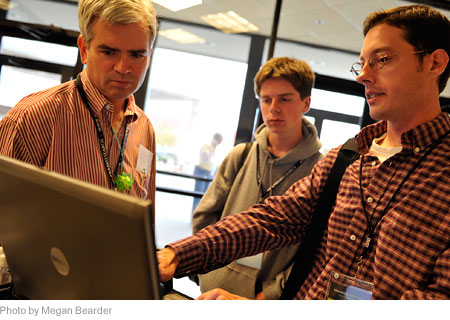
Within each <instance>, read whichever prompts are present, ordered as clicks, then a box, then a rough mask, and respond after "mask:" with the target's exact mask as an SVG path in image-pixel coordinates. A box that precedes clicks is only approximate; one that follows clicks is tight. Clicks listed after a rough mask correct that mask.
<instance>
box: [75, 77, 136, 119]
mask: <svg viewBox="0 0 450 320" xmlns="http://www.w3.org/2000/svg"><path fill="white" fill-rule="evenodd" d="M81 80H82V83H83V88H84V90H85V91H86V95H87V98H88V101H89V103H90V107H91V108H92V110H93V111H94V113H95V114H96V115H101V114H102V113H101V110H102V109H103V108H106V109H107V110H108V111H111V112H112V108H113V105H112V104H111V102H109V101H108V100H107V99H106V97H105V96H104V95H103V93H101V92H100V90H98V89H97V88H96V87H95V86H94V85H93V84H92V82H91V81H90V80H89V77H88V76H87V73H86V71H85V70H83V71H82V72H81ZM136 108H138V106H137V105H136V103H135V100H134V96H133V95H130V96H129V97H128V103H127V106H126V109H125V117H126V118H127V119H129V122H134V121H136V120H137V118H138V113H137V111H136V110H137V109H136Z"/></svg>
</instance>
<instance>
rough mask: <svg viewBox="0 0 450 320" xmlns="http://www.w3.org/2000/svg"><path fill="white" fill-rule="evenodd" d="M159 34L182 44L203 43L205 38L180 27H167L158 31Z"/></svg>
mask: <svg viewBox="0 0 450 320" xmlns="http://www.w3.org/2000/svg"><path fill="white" fill-rule="evenodd" d="M158 33H159V34H160V35H161V36H163V37H166V38H168V39H170V40H173V41H176V42H179V43H182V44H194V43H205V42H206V39H203V38H202V37H199V36H198V35H196V34H193V33H192V32H189V31H186V30H184V29H181V28H174V29H167V30H162V31H159V32H158Z"/></svg>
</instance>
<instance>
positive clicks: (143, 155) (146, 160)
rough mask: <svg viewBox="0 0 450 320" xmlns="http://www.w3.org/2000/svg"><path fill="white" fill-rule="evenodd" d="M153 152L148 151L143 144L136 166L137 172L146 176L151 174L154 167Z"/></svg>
mask: <svg viewBox="0 0 450 320" xmlns="http://www.w3.org/2000/svg"><path fill="white" fill-rule="evenodd" d="M152 161H153V152H151V151H150V150H148V149H147V148H146V147H144V146H143V145H142V144H140V145H139V154H138V159H137V164H136V171H138V172H140V173H142V174H143V175H146V174H148V173H150V167H151V166H152Z"/></svg>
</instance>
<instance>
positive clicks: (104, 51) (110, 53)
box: [101, 50, 114, 56]
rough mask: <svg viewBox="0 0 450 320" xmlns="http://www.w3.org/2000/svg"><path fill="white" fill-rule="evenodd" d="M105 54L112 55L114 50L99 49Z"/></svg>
mask: <svg viewBox="0 0 450 320" xmlns="http://www.w3.org/2000/svg"><path fill="white" fill-rule="evenodd" d="M101 52H102V53H103V54H104V55H105V56H112V55H113V54H114V51H111V50H103V51H101Z"/></svg>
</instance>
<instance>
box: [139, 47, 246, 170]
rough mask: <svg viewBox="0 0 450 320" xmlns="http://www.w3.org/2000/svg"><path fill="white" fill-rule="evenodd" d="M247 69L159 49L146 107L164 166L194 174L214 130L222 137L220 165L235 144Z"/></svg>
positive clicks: (215, 159)
mask: <svg viewBox="0 0 450 320" xmlns="http://www.w3.org/2000/svg"><path fill="white" fill-rule="evenodd" d="M212 70H214V71H213V72H212ZM246 70H247V65H246V64H245V63H241V62H235V61H230V60H225V59H218V58H212V57H207V56H202V55H196V54H190V53H185V52H180V51H173V50H168V49H162V48H157V49H156V50H155V53H154V55H153V62H152V68H151V72H152V73H151V76H150V82H149V90H150V95H149V98H148V99H147V101H146V104H145V112H146V113H147V115H148V117H149V118H150V119H151V121H152V123H153V125H154V127H155V131H156V137H157V144H158V149H157V151H158V152H161V153H163V154H162V155H161V158H160V160H161V161H160V162H163V161H162V160H163V159H164V162H163V163H161V168H164V169H166V170H170V171H176V172H181V173H185V174H192V173H193V170H194V166H195V165H196V164H197V162H198V160H199V159H198V158H199V151H200V148H201V147H202V146H203V145H204V144H209V143H210V142H211V140H212V137H213V135H214V134H215V133H220V134H221V135H222V137H223V142H222V143H221V144H219V145H218V146H217V149H216V152H215V156H214V157H213V163H214V165H213V167H217V165H218V164H220V162H221V161H222V159H223V158H224V156H225V155H226V154H227V153H228V152H229V151H230V150H231V148H232V147H233V145H234V138H235V133H236V128H237V122H238V118H239V112H240V107H241V99H242V92H243V88H244V81H245V73H246ZM158 168H159V163H158Z"/></svg>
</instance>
